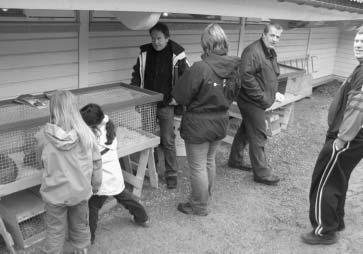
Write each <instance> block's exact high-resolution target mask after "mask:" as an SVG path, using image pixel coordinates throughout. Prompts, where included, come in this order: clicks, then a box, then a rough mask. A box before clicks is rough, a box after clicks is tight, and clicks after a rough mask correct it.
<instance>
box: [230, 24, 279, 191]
mask: <svg viewBox="0 0 363 254" xmlns="http://www.w3.org/2000/svg"><path fill="white" fill-rule="evenodd" d="M281 33H282V27H281V26H280V25H278V24H267V25H266V26H265V29H264V31H263V34H262V37H261V38H260V39H259V40H257V41H255V42H253V43H252V44H250V45H249V46H247V47H246V48H245V49H244V51H243V53H242V66H241V89H240V92H239V95H238V98H237V103H238V107H239V110H240V111H241V115H242V123H241V126H240V127H239V129H238V131H237V133H236V135H235V137H234V140H233V143H232V147H231V153H230V156H229V161H228V166H229V167H232V168H238V169H241V170H251V166H252V170H253V175H254V181H255V182H258V183H262V184H267V185H276V184H277V183H278V182H279V180H280V179H279V177H277V176H276V175H274V174H273V173H272V169H271V168H269V166H268V165H267V160H266V155H265V144H266V141H267V135H266V122H265V119H266V117H265V110H266V109H267V108H269V107H271V105H272V104H273V103H274V101H275V100H278V101H281V100H283V97H284V96H283V95H282V94H280V93H278V92H277V87H278V80H277V77H278V75H279V74H280V68H279V66H278V64H277V59H276V52H275V46H276V45H277V43H278V42H279V40H280V36H281ZM247 144H249V154H250V159H251V166H247V165H246V164H245V163H244V161H243V150H244V149H245V148H246V145H247Z"/></svg>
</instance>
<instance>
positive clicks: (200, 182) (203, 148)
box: [185, 140, 221, 212]
mask: <svg viewBox="0 0 363 254" xmlns="http://www.w3.org/2000/svg"><path fill="white" fill-rule="evenodd" d="M220 143H221V141H220V140H218V141H214V142H205V143H202V144H191V143H188V142H185V148H186V152H187V159H188V163H189V167H190V183H191V187H192V192H191V194H190V197H189V203H190V205H191V207H192V208H193V210H195V211H196V212H203V211H207V209H208V203H209V198H210V196H211V194H212V187H213V184H214V180H215V176H216V162H215V156H216V152H217V148H218V146H219V144H220Z"/></svg>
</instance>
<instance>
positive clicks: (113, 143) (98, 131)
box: [81, 104, 149, 243]
mask: <svg viewBox="0 0 363 254" xmlns="http://www.w3.org/2000/svg"><path fill="white" fill-rule="evenodd" d="M81 115H82V117H83V120H84V121H85V122H86V123H87V124H88V126H90V127H91V129H92V130H93V133H94V134H95V135H96V137H97V140H98V147H99V150H100V151H101V155H102V172H103V173H102V185H101V187H100V189H99V190H98V192H97V193H95V194H94V195H93V196H92V197H91V199H90V200H89V202H88V205H89V210H90V214H89V225H90V229H91V242H92V243H93V242H94V240H95V232H96V228H97V222H98V212H99V210H100V209H101V208H102V206H103V204H104V202H105V201H106V199H107V198H108V197H109V196H113V197H114V198H116V200H117V202H118V203H120V204H121V205H123V206H124V207H125V208H126V209H127V210H129V212H130V213H131V214H132V215H133V221H134V222H135V223H136V224H137V225H139V226H143V227H148V225H149V217H148V215H147V213H146V211H145V208H144V207H143V206H142V205H141V204H140V203H139V202H138V201H137V200H136V199H135V198H134V197H133V195H132V194H131V193H129V192H128V191H127V190H126V189H125V184H124V179H123V176H122V170H121V166H120V163H119V158H118V154H117V138H116V130H115V125H114V124H113V122H112V121H111V120H110V119H109V118H108V116H107V115H105V114H104V113H103V111H102V109H101V107H100V106H99V105H97V104H88V105H86V106H84V107H83V108H82V109H81Z"/></svg>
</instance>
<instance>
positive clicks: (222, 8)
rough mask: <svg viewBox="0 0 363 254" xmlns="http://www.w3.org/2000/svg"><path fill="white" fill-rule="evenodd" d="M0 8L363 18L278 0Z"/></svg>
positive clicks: (126, 0)
mask: <svg viewBox="0 0 363 254" xmlns="http://www.w3.org/2000/svg"><path fill="white" fill-rule="evenodd" d="M0 8H17V9H53V10H54V9H56V10H100V11H138V12H172V13H192V14H206V15H221V16H235V17H260V18H271V19H287V20H306V21H325V20H355V19H363V14H358V13H352V12H347V11H338V10H334V9H326V8H317V7H312V6H308V5H297V4H295V3H287V2H279V1H278V0H224V1H221V0H131V1H130V0H102V1H101V0H32V1H29V0H0Z"/></svg>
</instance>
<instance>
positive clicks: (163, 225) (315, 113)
mask: <svg viewBox="0 0 363 254" xmlns="http://www.w3.org/2000/svg"><path fill="white" fill-rule="evenodd" d="M338 86H339V84H338V83H332V84H330V85H328V86H321V87H319V88H318V89H315V90H314V93H313V96H312V97H310V98H306V99H303V100H301V101H299V102H298V103H296V105H295V110H294V114H293V116H292V118H291V121H290V124H289V126H288V129H287V130H286V131H283V132H281V133H280V134H278V135H275V136H273V137H272V138H270V139H269V141H268V145H267V147H266V153H267V156H268V161H269V164H270V165H271V167H272V168H274V170H275V173H276V174H278V175H279V176H280V177H281V182H280V184H279V185H278V186H276V187H271V186H265V185H261V184H256V183H254V182H253V180H252V174H251V173H249V172H244V171H239V170H236V169H231V168H228V166H227V165H226V164H227V159H228V155H229V149H230V145H228V144H223V145H222V146H221V147H220V149H219V151H218V153H217V177H216V186H215V189H214V192H213V197H212V202H211V210H212V212H211V214H210V215H208V216H207V217H195V216H188V215H185V214H182V213H180V212H178V211H177V210H176V205H177V203H178V202H180V201H184V200H186V198H187V195H188V193H189V190H190V187H189V183H188V170H189V169H188V166H187V162H186V159H185V158H184V157H179V158H178V160H179V166H180V172H179V173H180V182H179V185H178V188H177V189H176V190H173V191H170V190H167V189H166V186H165V184H163V183H161V184H160V187H159V189H152V188H150V186H149V185H148V183H147V182H146V183H145V187H144V190H143V195H142V199H141V201H142V203H143V204H144V205H145V207H146V209H147V210H148V212H149V215H150V217H151V220H152V225H151V227H150V228H140V227H136V226H135V225H133V224H132V222H131V221H130V215H129V214H128V213H127V211H126V210H125V209H123V208H122V207H120V206H116V207H114V208H113V209H111V210H110V211H108V212H106V213H104V214H103V215H102V218H101V220H100V224H99V229H98V231H97V237H96V242H95V244H94V245H93V246H92V247H91V248H90V251H89V253H91V254H94V253H110V254H111V253H114V254H116V253H209V254H212V253H266V254H267V253H268V254H271V253H273V254H284V253H309V254H310V253H326V254H328V253H329V254H331V253H362V248H363V231H362V229H361V225H363V216H361V215H362V211H363V210H362V207H363V195H362V193H363V185H362V183H363V172H362V170H363V165H362V163H361V164H360V165H359V166H358V168H357V169H356V170H355V171H354V172H353V174H352V177H351V184H350V187H349V191H348V198H347V202H346V226H347V228H346V230H345V231H343V232H341V233H340V241H339V242H338V243H337V244H335V245H333V246H308V245H305V244H303V243H302V242H301V241H300V234H301V233H304V232H307V231H309V230H311V229H310V224H309V221H308V190H309V184H310V178H311V174H312V169H313V166H314V163H315V160H316V158H317V155H318V153H319V151H320V149H321V147H322V144H323V142H324V138H325V131H326V128H327V124H326V118H327V110H328V106H329V103H330V101H331V98H332V95H333V94H334V93H335V91H336V89H337V87H338ZM39 248H40V245H37V246H34V247H32V248H30V249H28V250H27V251H21V252H20V253H39V252H40V251H39ZM66 249H68V247H67V248H66Z"/></svg>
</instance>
